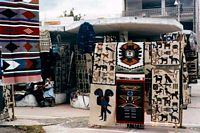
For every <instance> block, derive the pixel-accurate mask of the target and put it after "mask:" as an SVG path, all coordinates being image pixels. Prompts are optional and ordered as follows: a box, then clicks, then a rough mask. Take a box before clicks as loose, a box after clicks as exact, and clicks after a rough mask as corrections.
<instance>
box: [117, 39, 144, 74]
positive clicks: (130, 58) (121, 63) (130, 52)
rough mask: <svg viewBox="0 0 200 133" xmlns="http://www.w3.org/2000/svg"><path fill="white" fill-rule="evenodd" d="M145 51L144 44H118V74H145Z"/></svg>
mask: <svg viewBox="0 0 200 133" xmlns="http://www.w3.org/2000/svg"><path fill="white" fill-rule="evenodd" d="M143 51H144V43H143V42H120V43H118V45H117V65H116V73H134V74H135V73H144V59H143V58H144V55H143V54H144V53H143Z"/></svg>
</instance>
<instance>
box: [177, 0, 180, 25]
mask: <svg viewBox="0 0 200 133" xmlns="http://www.w3.org/2000/svg"><path fill="white" fill-rule="evenodd" d="M177 8H178V13H177V15H178V21H179V22H180V18H181V11H180V8H181V3H180V0H178V5H177Z"/></svg>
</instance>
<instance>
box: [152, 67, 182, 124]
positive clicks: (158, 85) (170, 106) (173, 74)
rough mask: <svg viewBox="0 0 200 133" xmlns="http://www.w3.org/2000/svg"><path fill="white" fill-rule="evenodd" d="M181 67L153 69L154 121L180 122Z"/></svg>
mask: <svg viewBox="0 0 200 133" xmlns="http://www.w3.org/2000/svg"><path fill="white" fill-rule="evenodd" d="M179 76H180V71H179V69H177V70H176V69H174V68H171V69H170V68H168V69H167V68H166V69H156V68H155V69H153V70H152V121H154V122H168V123H179V119H180V118H179V108H180V107H179V106H180V103H179V102H180V101H179V98H180V97H179V95H180V90H179V86H180V84H179V79H180V78H179Z"/></svg>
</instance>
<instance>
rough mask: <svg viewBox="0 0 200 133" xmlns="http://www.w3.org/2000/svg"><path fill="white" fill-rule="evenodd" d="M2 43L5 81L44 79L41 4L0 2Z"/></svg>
mask: <svg viewBox="0 0 200 133" xmlns="http://www.w3.org/2000/svg"><path fill="white" fill-rule="evenodd" d="M36 3H37V2H36ZM0 44H1V46H2V49H1V50H2V62H3V63H2V64H3V77H2V79H3V83H4V84H16V83H29V82H36V81H41V79H42V78H41V63H40V62H41V61H40V56H39V52H40V48H39V5H38V4H30V3H26V2H21V1H7V2H0Z"/></svg>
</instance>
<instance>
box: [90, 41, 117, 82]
mask: <svg viewBox="0 0 200 133" xmlns="http://www.w3.org/2000/svg"><path fill="white" fill-rule="evenodd" d="M116 46H117V43H98V44H96V48H95V52H94V63H93V81H92V82H93V83H95V84H115V66H116V63H115V61H116Z"/></svg>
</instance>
